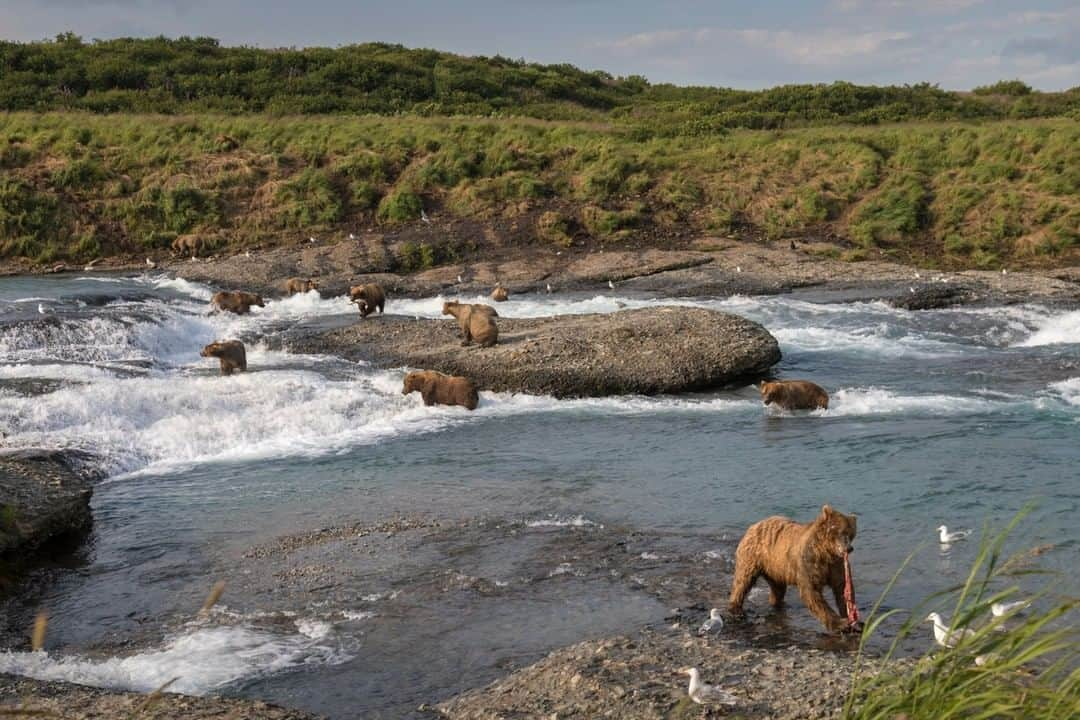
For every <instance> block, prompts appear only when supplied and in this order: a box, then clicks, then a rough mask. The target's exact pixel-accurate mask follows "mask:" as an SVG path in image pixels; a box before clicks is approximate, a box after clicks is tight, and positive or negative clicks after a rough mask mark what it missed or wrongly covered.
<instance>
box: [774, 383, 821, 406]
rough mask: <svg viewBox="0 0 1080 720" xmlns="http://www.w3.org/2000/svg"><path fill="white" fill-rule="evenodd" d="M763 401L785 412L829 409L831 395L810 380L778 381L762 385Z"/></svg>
mask: <svg viewBox="0 0 1080 720" xmlns="http://www.w3.org/2000/svg"><path fill="white" fill-rule="evenodd" d="M761 401H762V402H763V403H765V404H766V405H779V406H780V407H782V408H783V409H785V410H817V409H818V408H821V409H827V408H828V407H829V393H827V392H825V390H824V389H822V387H821V386H820V385H815V384H814V383H812V382H810V381H809V380H777V381H776V382H763V383H761Z"/></svg>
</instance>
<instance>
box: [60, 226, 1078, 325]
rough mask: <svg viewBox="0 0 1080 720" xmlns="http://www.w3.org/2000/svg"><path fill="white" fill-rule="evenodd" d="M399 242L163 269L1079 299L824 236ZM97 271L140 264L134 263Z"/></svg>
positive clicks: (267, 277)
mask: <svg viewBox="0 0 1080 720" xmlns="http://www.w3.org/2000/svg"><path fill="white" fill-rule="evenodd" d="M398 242H399V240H398V239H397V238H396V237H395V236H394V235H385V234H366V235H362V236H359V237H357V239H355V240H340V241H325V242H319V243H308V242H303V243H298V244H295V245H291V246H279V247H274V248H269V249H266V250H255V251H248V252H246V253H241V254H237V255H231V256H228V257H218V258H205V259H195V260H173V261H167V262H163V263H162V266H161V267H162V269H165V270H167V271H168V272H170V273H173V274H175V275H176V276H178V277H182V278H185V279H187V280H191V281H195V282H202V283H208V284H211V285H213V286H215V287H221V288H225V289H244V290H249V291H253V292H260V293H263V294H265V295H267V296H269V297H274V296H277V295H281V294H283V293H284V283H285V280H287V279H288V278H290V277H294V276H299V277H305V278H306V277H311V278H315V279H318V280H319V281H320V283H321V286H320V292H322V293H323V294H324V295H338V294H343V293H345V292H347V290H348V288H349V287H350V286H351V285H355V284H359V283H362V282H377V283H380V284H382V285H383V286H384V287H385V288H386V289H387V291H388V293H389V296H390V298H391V301H392V299H393V297H395V296H397V297H411V298H416V297H431V296H435V295H440V294H446V295H453V294H476V293H480V294H487V293H489V292H490V291H491V290H492V288H494V287H495V285H496V284H497V283H500V284H502V285H503V286H504V287H506V288H507V289H508V290H509V291H510V292H511V294H513V293H524V292H548V291H549V290H550V291H551V292H564V291H583V290H597V291H601V292H603V291H608V290H611V287H612V285H614V287H615V288H616V289H617V290H622V291H630V292H643V293H649V294H653V295H657V296H660V297H690V296H705V295H708V296H717V297H725V296H730V295H776V294H782V293H787V292H791V291H793V290H797V289H805V288H815V289H820V290H822V291H823V292H828V293H833V294H835V295H836V297H837V298H838V299H839V300H885V301H887V302H890V303H892V304H896V305H898V306H900V307H910V308H911V309H928V308H932V307H946V306H950V305H968V304H1012V303H1017V302H1050V303H1057V302H1064V303H1070V302H1080V267H1075V266H1071V267H1060V268H1056V269H1048V270H1024V271H1009V270H1008V269H1006V271H1005V272H1001V271H985V270H965V271H955V272H953V271H944V270H927V269H923V268H918V267H914V266H911V265H905V264H901V263H897V262H892V261H889V260H886V259H884V258H883V257H882V258H880V259H868V260H865V261H862V262H845V261H842V260H838V259H836V258H834V257H832V255H833V251H834V250H835V249H836V246H835V245H832V244H830V243H824V242H812V241H806V242H803V241H799V242H793V241H783V242H777V243H767V242H754V241H748V240H744V239H737V238H735V237H725V236H719V237H711V236H705V237H700V238H699V239H697V240H694V241H693V242H691V243H690V244H689V246H688V247H687V248H686V249H663V248H644V249H613V250H612V249H608V250H601V249H557V248H538V247H523V248H502V249H499V248H492V250H491V252H489V253H485V257H484V259H482V260H475V261H468V262H459V263H451V264H447V265H444V266H441V267H438V268H433V269H430V270H424V271H420V272H415V273H410V274H404V275H403V274H397V273H393V272H390V265H389V264H388V258H389V257H390V256H391V254H392V252H393V248H394V246H395V245H396V244H397V243H398ZM793 245H794V247H792V246H793ZM96 267H98V268H101V269H104V267H102V266H96ZM105 267H108V268H110V269H112V268H115V269H124V270H136V271H143V270H146V266H145V265H144V264H141V263H139V264H129V265H122V264H121V265H106V266H105ZM72 270H75V271H78V272H84V271H83V270H82V269H81V268H72ZM91 272H93V270H91ZM391 312H392V311H391Z"/></svg>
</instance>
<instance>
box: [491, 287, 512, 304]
mask: <svg viewBox="0 0 1080 720" xmlns="http://www.w3.org/2000/svg"><path fill="white" fill-rule="evenodd" d="M509 297H510V291H509V290H507V289H506V288H504V287H503V286H502V285H496V286H495V289H494V290H492V291H491V299H492V300H494V301H495V302H506V301H507V299H508V298H509Z"/></svg>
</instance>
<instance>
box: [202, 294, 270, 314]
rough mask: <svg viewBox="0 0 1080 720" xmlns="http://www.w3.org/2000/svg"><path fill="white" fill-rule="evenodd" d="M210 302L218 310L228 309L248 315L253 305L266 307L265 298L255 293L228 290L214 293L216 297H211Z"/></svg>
mask: <svg viewBox="0 0 1080 720" xmlns="http://www.w3.org/2000/svg"><path fill="white" fill-rule="evenodd" d="M210 303H211V304H213V305H214V306H215V307H216V308H217V309H218V310H228V311H229V312H231V313H236V314H237V315H247V314H248V312H250V311H251V306H252V305H258V306H259V307H265V306H264V305H263V299H262V297H260V296H259V295H256V294H255V293H249V292H240V291H237V292H227V291H222V292H218V293H214V297H212V298H210Z"/></svg>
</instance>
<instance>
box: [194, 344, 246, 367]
mask: <svg viewBox="0 0 1080 720" xmlns="http://www.w3.org/2000/svg"><path fill="white" fill-rule="evenodd" d="M199 355H201V356H203V357H216V358H217V359H218V360H219V361H220V362H221V374H222V375H232V374H233V370H240V371H244V370H247V353H245V352H244V343H242V342H240V341H239V340H222V341H219V342H213V343H210V344H209V345H207V346H206V347H204V348H203V349H202V352H201V353H199Z"/></svg>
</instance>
